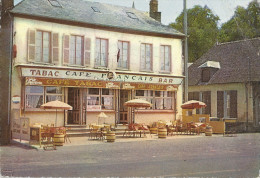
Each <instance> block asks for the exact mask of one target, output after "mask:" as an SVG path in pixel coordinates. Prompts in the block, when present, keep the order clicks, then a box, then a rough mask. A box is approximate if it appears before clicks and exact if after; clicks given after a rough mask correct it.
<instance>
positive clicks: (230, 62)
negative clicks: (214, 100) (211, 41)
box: [188, 38, 260, 86]
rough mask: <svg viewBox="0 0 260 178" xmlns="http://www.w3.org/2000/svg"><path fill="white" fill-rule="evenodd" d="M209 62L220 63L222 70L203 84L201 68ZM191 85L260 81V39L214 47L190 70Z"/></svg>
mask: <svg viewBox="0 0 260 178" xmlns="http://www.w3.org/2000/svg"><path fill="white" fill-rule="evenodd" d="M207 61H215V62H219V63H220V66H221V68H220V69H219V70H217V71H216V73H215V74H214V75H213V76H212V77H211V78H210V80H209V82H206V83H205V82H204V83H202V82H201V72H200V70H201V69H200V68H199V66H201V65H203V64H204V63H205V62H207ZM188 71H189V85H191V86H192V85H209V84H223V83H241V82H248V81H260V38H254V39H250V40H242V41H234V42H229V43H223V44H219V45H216V46H214V47H213V48H211V49H210V50H209V51H208V52H207V53H206V54H204V55H203V56H202V57H201V58H199V59H198V60H196V61H195V62H194V63H193V64H192V65H191V66H190V67H189V69H188Z"/></svg>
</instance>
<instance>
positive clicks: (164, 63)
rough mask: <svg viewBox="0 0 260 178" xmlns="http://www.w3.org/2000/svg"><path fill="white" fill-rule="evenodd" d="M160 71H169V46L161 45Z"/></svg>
mask: <svg viewBox="0 0 260 178" xmlns="http://www.w3.org/2000/svg"><path fill="white" fill-rule="evenodd" d="M161 71H162V72H170V71H171V47H170V46H165V45H162V46H161Z"/></svg>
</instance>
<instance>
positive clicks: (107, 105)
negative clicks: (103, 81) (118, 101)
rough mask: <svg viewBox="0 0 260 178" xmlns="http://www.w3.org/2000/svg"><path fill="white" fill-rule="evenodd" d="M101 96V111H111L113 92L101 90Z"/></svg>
mask: <svg viewBox="0 0 260 178" xmlns="http://www.w3.org/2000/svg"><path fill="white" fill-rule="evenodd" d="M101 91H102V94H101V106H102V109H113V108H114V102H113V98H114V90H111V89H102V90H101Z"/></svg>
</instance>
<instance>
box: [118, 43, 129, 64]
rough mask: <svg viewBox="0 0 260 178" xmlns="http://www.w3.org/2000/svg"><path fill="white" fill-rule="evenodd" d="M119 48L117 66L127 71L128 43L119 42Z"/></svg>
mask: <svg viewBox="0 0 260 178" xmlns="http://www.w3.org/2000/svg"><path fill="white" fill-rule="evenodd" d="M118 48H119V50H120V51H119V60H118V63H117V66H118V67H119V68H124V69H128V68H129V67H128V65H129V42H126V41H119V42H118Z"/></svg>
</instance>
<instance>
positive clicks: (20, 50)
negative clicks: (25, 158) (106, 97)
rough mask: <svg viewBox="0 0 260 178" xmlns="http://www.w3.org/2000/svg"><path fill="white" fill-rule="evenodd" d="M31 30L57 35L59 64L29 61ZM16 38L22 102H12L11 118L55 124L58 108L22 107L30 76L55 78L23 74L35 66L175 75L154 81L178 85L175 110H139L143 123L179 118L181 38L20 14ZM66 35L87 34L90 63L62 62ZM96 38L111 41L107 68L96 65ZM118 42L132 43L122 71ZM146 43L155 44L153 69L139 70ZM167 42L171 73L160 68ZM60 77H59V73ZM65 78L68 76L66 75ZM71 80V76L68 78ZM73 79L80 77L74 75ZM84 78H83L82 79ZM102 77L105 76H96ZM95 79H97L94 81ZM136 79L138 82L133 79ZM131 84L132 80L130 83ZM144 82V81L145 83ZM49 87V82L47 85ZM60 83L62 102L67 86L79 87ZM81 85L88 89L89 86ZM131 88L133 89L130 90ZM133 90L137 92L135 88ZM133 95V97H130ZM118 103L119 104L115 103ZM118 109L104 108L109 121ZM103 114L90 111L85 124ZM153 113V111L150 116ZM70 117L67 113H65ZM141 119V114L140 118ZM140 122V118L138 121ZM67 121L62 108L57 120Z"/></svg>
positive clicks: (15, 82) (15, 90) (15, 89)
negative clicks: (118, 60)
mask: <svg viewBox="0 0 260 178" xmlns="http://www.w3.org/2000/svg"><path fill="white" fill-rule="evenodd" d="M29 30H41V31H47V32H50V33H51V34H54V33H55V34H58V51H59V52H58V59H59V61H58V62H57V63H55V64H54V63H45V64H44V63H36V62H29V61H28V43H29V42H28V35H29V33H28V31H29ZM14 34H15V36H14V39H13V43H14V45H16V47H17V56H16V57H15V58H14V63H13V64H14V71H13V75H12V78H13V79H12V96H16V97H17V96H18V97H20V98H21V102H16V103H14V102H13V103H12V110H13V111H12V118H13V119H16V117H17V116H18V115H19V114H20V116H23V117H29V118H30V122H31V125H32V124H33V123H45V124H52V123H53V120H52V118H55V114H56V112H55V111H44V110H40V109H35V110H28V109H25V107H24V106H23V105H24V104H23V102H24V100H25V99H26V96H25V94H24V92H25V91H24V90H25V89H24V87H25V85H26V83H25V80H26V79H27V77H32V78H36V79H37V78H44V77H45V78H46V77H47V78H49V79H50V78H54V79H55V76H26V75H24V74H23V72H22V70H24V69H26V68H30V67H33V68H34V69H35V70H40V71H43V70H51V71H62V70H66V71H77V72H88V71H90V72H93V73H95V72H97V73H99V72H103V73H106V72H107V71H108V70H110V71H115V72H116V73H120V74H121V75H137V76H147V77H154V78H156V77H157V78H158V77H159V78H160V77H162V78H172V79H173V80H175V79H176V81H175V82H173V83H172V82H170V83H169V80H163V81H161V83H155V84H156V85H161V84H163V85H174V87H175V91H174V93H175V97H176V102H175V104H176V111H177V112H175V110H174V111H173V110H167V111H163V110H161V111H156V110H150V114H149V115H147V117H146V116H145V112H144V113H142V112H140V115H143V118H144V122H145V123H147V124H150V122H152V121H156V120H166V121H171V120H173V119H175V118H176V117H177V118H178V115H179V114H180V113H181V112H180V110H181V108H180V105H181V104H182V80H183V76H182V74H183V65H182V41H181V39H177V38H176V39H174V38H169V37H158V36H150V35H141V34H130V33H127V31H125V32H116V31H106V30H101V29H94V28H90V27H88V28H87V27H80V26H75V25H68V24H60V23H54V22H47V21H40V20H34V19H27V18H21V17H15V18H14ZM64 35H79V36H84V38H90V41H91V43H90V65H87V66H71V65H64V64H63V58H64V56H63V54H64V53H63V47H64V41H63V40H64ZM96 38H102V39H107V40H108V66H107V68H101V69H100V68H95V67H94V61H95V43H96ZM118 41H128V42H129V45H130V47H129V59H130V60H129V61H130V65H129V69H128V70H127V69H126V70H122V69H121V70H119V69H117V52H118ZM142 43H147V44H151V45H152V71H150V72H142V71H141V70H140V58H141V56H140V54H141V44H142ZM161 45H167V46H170V49H171V72H170V73H163V72H161V71H160V46H161ZM56 78H57V79H60V77H58V76H56ZM65 79H66V78H65ZM68 79H70V80H72V79H71V78H68ZM74 79H77V77H75V76H74ZM82 80H84V79H82ZM96 80H101V81H102V80H103V79H96ZM94 81H95V80H94ZM134 82H136V81H134ZM138 82H139V83H142V81H141V82H140V81H137V83H138ZM130 83H131V82H130ZM143 83H145V82H143ZM45 86H47V85H45ZM57 86H60V87H62V92H63V101H64V102H68V90H69V89H68V88H69V87H77V86H69V87H66V86H62V84H57ZM81 88H88V87H87V86H85V87H81ZM117 90H118V89H115V95H114V96H115V98H114V100H115V103H116V102H117V101H116V98H117V97H118V96H119V93H118V92H119V90H118V91H117ZM129 91H130V90H129ZM131 92H134V90H132V91H131ZM130 95H131V96H130ZM132 95H133V94H132V93H131V94H129V97H130V98H133V96H132ZM116 105H118V104H116ZM116 110H117V109H116V108H114V109H113V110H109V111H105V113H106V114H107V115H108V116H109V118H108V122H110V123H113V122H115V121H114V120H115V118H116V117H118V116H117V111H116ZM98 113H100V111H99V112H97V111H95V112H94V111H93V112H89V113H88V114H87V116H84V117H89V118H88V119H87V122H86V123H85V124H89V123H91V122H95V121H97V114H98ZM151 113H154V114H153V115H151ZM161 115H165V116H164V118H161V117H160V116H161ZM65 117H66V119H67V117H69V116H68V114H67V113H66V114H65ZM138 119H140V117H139V118H138ZM138 121H139V120H138ZM66 124H67V123H66V121H64V115H63V111H58V123H57V126H64V125H66Z"/></svg>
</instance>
